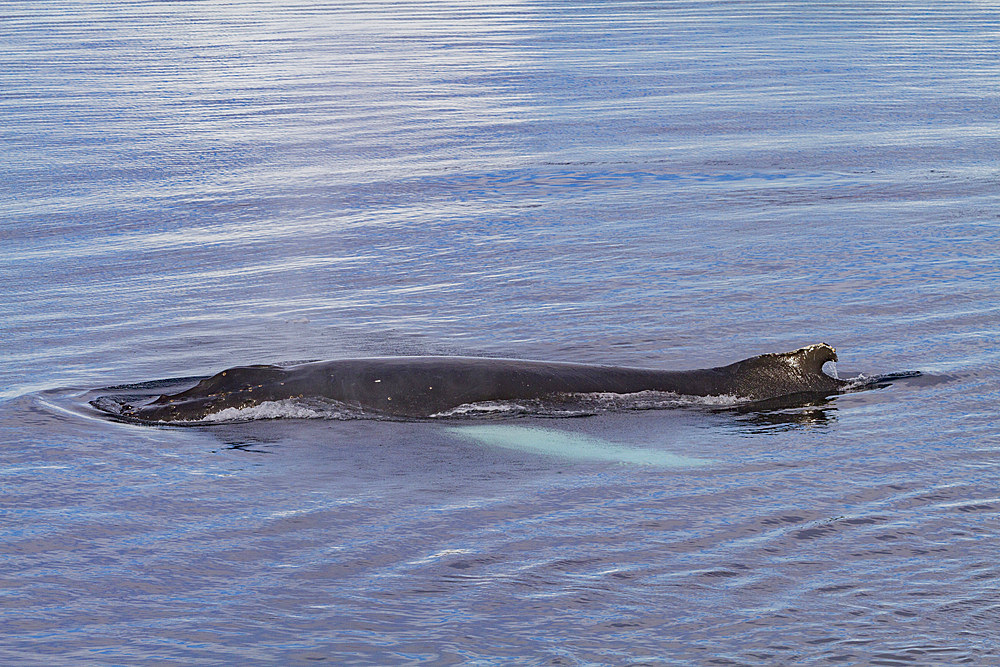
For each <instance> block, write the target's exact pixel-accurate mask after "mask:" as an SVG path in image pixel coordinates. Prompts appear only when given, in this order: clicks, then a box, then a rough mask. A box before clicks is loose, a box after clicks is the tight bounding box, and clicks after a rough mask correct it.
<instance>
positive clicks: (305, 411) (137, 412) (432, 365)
mask: <svg viewBox="0 0 1000 667" xmlns="http://www.w3.org/2000/svg"><path fill="white" fill-rule="evenodd" d="M836 360H837V354H836V351H835V350H834V349H833V348H832V347H831V346H829V345H827V344H825V343H821V344H817V345H810V346H807V347H803V348H801V349H798V350H795V351H792V352H785V353H778V354H763V355H760V356H756V357H751V358H749V359H744V360H742V361H737V362H735V363H732V364H729V365H727V366H719V367H715V368H707V369H697V370H687V371H666V370H656V369H648V368H633V367H621V366H602V365H592V364H576V363H566V362H544V361H526V360H519V359H491V358H479V357H375V358H368V359H342V360H335V361H325V362H313V363H305V364H298V365H295V366H288V367H282V366H272V365H260V366H241V367H237V368H231V369H228V370H225V371H222V372H220V373H218V374H216V375H213V376H211V377H207V378H204V379H200V380H199V379H197V378H194V379H189V380H188V381H187V383H186V384H191V383H192V382H195V381H196V380H197V382H196V383H195V384H194V385H193V386H189V387H188V388H186V389H182V390H180V391H176V392H174V393H158V391H155V390H162V389H163V387H164V384H163V383H153V384H151V385H133V386H132V387H123V388H120V389H121V391H118V392H117V393H111V394H106V395H103V396H100V397H98V398H97V399H95V400H93V401H91V404H92V405H94V406H95V407H97V408H98V409H100V410H102V411H104V412H106V413H109V414H111V415H113V416H115V417H117V418H119V419H125V420H128V421H135V422H141V423H151V424H155V423H166V424H185V423H188V424H190V423H205V422H206V421H208V422H211V421H232V420H244V419H248V418H250V419H257V418H274V417H313V416H329V415H330V414H331V411H330V408H331V406H335V407H336V408H337V410H336V411H334V416H349V417H371V418H388V419H427V418H448V417H456V416H461V415H465V414H468V413H469V412H470V411H471V412H477V411H478V412H480V413H481V412H489V411H490V410H497V411H500V412H504V411H508V412H509V409H510V407H511V406H512V405H514V406H516V407H517V408H518V409H519V410H520V411H521V412H522V413H525V412H526V413H531V412H533V411H534V410H536V409H537V410H538V411H539V412H542V413H546V412H547V414H550V415H551V414H559V411H558V410H554V409H553V406H563V407H565V408H567V409H566V410H565V414H585V413H586V408H587V406H590V408H591V409H593V407H594V406H595V405H598V406H605V407H606V406H611V409H614V407H616V406H622V405H624V406H625V407H637V406H640V407H671V406H675V405H678V404H683V402H684V399H685V398H687V399H688V400H691V399H694V400H702V401H708V402H711V401H713V400H715V401H718V402H727V401H728V402H731V403H733V404H737V403H742V404H745V403H748V402H769V401H770V402H773V401H775V400H784V399H788V398H795V397H799V398H802V399H803V400H809V399H815V398H816V397H821V396H829V395H831V394H836V393H839V392H841V391H844V390H845V389H847V388H850V387H851V386H852V385H851V384H850V383H849V382H847V381H845V380H840V379H838V378H835V377H832V376H830V375H827V374H826V373H824V372H823V365H824V364H825V363H826V362H828V361H836ZM173 385H174V387H177V388H179V386H183V383H182V382H181V381H177V382H174V383H173ZM151 389H153V390H154V391H150V390H151ZM623 397H627V398H623ZM574 408H575V409H574ZM581 409H582V412H581Z"/></svg>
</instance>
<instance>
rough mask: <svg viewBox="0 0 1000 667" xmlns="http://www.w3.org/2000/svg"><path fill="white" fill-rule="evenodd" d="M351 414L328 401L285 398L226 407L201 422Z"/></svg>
mask: <svg viewBox="0 0 1000 667" xmlns="http://www.w3.org/2000/svg"><path fill="white" fill-rule="evenodd" d="M350 416H351V415H350V413H349V411H347V410H346V409H344V407H343V406H339V405H334V404H328V403H319V404H311V403H309V404H306V403H302V402H300V401H296V400H294V399H285V400H281V401H264V402H263V403H258V404H257V405H252V406H250V407H246V408H225V409H223V410H219V411H218V412H213V413H211V414H208V415H205V418H204V419H201V420H199V422H205V423H219V422H238V421H253V420H256V419H347V418H349V417H350ZM190 423H198V422H190Z"/></svg>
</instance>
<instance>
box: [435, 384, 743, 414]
mask: <svg viewBox="0 0 1000 667" xmlns="http://www.w3.org/2000/svg"><path fill="white" fill-rule="evenodd" d="M745 402H746V401H745V400H744V399H741V398H738V397H737V396H735V395H732V394H724V395H720V396H685V395H683V394H675V393H672V392H664V391H638V392H634V393H630V394H615V393H613V392H594V393H587V394H563V395H561V396H559V397H557V398H552V399H532V400H522V401H481V402H478V403H464V404H462V405H459V406H457V407H454V408H451V409H449V410H443V411H441V412H437V413H435V414H433V415H431V417H432V418H435V419H448V418H476V417H495V416H510V415H522V414H532V415H542V416H548V417H556V416H558V417H574V416H585V415H593V414H597V413H600V412H620V411H626V410H663V409H669V408H678V407H686V406H712V407H717V406H723V407H726V406H732V405H738V404H740V403H745Z"/></svg>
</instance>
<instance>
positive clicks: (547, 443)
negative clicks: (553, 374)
mask: <svg viewBox="0 0 1000 667" xmlns="http://www.w3.org/2000/svg"><path fill="white" fill-rule="evenodd" d="M445 430H446V431H447V432H449V433H452V434H454V435H457V436H459V437H462V438H466V439H468V440H473V441H475V442H479V443H482V444H485V445H489V446H491V447H502V448H504V449H516V450H519V451H523V452H531V453H534V454H544V455H550V456H558V457H562V458H566V459H573V460H577V461H606V462H609V463H628V464H634V465H645V466H656V467H663V468H691V467H695V466H704V465H710V464H712V463H715V461H714V460H712V459H700V458H695V457H691V456H681V455H679V454H671V453H670V452H664V451H659V450H656V449H642V448H638V447H630V446H628V445H624V444H621V443H617V442H612V441H610V440H604V439H601V438H597V437H594V436H592V435H587V434H584V433H574V432H571V431H559V430H555V429H546V428H539V427H534V426H511V425H505V424H482V425H474V426H453V427H449V428H447V429H445Z"/></svg>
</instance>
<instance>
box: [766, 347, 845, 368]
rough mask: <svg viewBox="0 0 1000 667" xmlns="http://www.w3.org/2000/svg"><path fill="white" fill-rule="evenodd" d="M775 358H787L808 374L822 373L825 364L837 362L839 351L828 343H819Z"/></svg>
mask: <svg viewBox="0 0 1000 667" xmlns="http://www.w3.org/2000/svg"><path fill="white" fill-rule="evenodd" d="M775 356H779V357H787V358H788V360H789V361H790V362H792V363H793V364H795V365H797V366H798V367H799V368H800V369H801V370H802V371H804V372H806V373H822V372H823V364H825V363H826V362H828V361H837V351H836V350H835V349H833V346H832V345H829V344H827V343H817V344H816V345H807V346H806V347H802V348H799V349H798V350H794V351H792V352H784V353H781V354H777V355H775Z"/></svg>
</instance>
